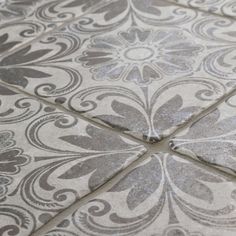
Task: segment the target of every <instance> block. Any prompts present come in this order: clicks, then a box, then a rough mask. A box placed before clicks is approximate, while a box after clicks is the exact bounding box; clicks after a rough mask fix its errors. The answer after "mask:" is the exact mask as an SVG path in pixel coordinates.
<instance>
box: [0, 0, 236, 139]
mask: <svg viewBox="0 0 236 236" xmlns="http://www.w3.org/2000/svg"><path fill="white" fill-rule="evenodd" d="M144 3H145V1H131V0H122V1H112V2H109V3H107V4H105V6H104V4H102V5H99V6H100V7H98V8H97V9H96V10H94V11H91V12H90V13H88V14H85V15H84V16H83V17H81V18H80V19H79V20H78V21H75V22H73V23H71V24H69V25H68V26H67V27H64V28H63V29H61V30H59V31H57V32H54V33H52V34H50V35H49V36H47V37H44V38H42V39H41V40H40V41H38V42H34V43H33V44H30V45H28V46H26V47H24V48H23V49H21V50H19V51H16V52H15V53H13V54H10V55H8V56H6V57H3V58H2V59H1V60H0V79H1V80H2V81H4V82H6V83H9V84H11V85H14V86H17V87H19V88H20V89H22V90H24V91H27V92H29V93H31V94H34V95H36V96H39V97H41V98H43V99H47V100H49V101H51V102H53V103H57V104H61V105H63V106H65V107H66V108H68V109H70V110H73V111H78V112H80V113H82V114H83V115H84V116H86V117H89V118H92V119H94V120H96V121H99V122H102V123H104V124H106V125H109V126H111V127H113V128H117V129H118V130H121V131H123V132H125V133H128V134H130V135H133V136H135V137H138V138H140V139H143V140H145V141H150V142H156V141H159V140H161V139H163V137H166V136H168V135H170V134H171V133H172V132H173V131H174V130H176V129H177V128H178V127H179V126H180V125H182V124H184V123H185V122H186V121H188V120H189V119H190V118H191V117H192V116H194V115H196V114H198V113H199V112H201V111H202V110H203V109H206V108H207V107H209V106H210V105H212V104H213V103H215V102H216V101H217V100H218V99H219V98H221V97H222V96H223V95H225V94H227V93H228V92H229V91H231V90H232V89H233V88H234V86H235V72H234V70H235V63H236V60H235V53H236V34H235V29H236V22H235V21H233V20H231V19H228V18H223V17H221V16H215V15H211V14H210V13H208V14H206V13H204V12H200V11H196V10H194V9H190V8H183V7H181V6H178V5H174V4H173V3H169V2H166V1H150V2H149V4H150V5H149V7H145V4H144ZM16 75H17V76H16Z"/></svg>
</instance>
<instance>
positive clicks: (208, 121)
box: [170, 95, 236, 174]
mask: <svg viewBox="0 0 236 236" xmlns="http://www.w3.org/2000/svg"><path fill="white" fill-rule="evenodd" d="M170 145H171V147H172V149H173V150H174V151H176V152H179V153H183V154H186V155H188V156H191V157H193V158H195V159H197V160H200V161H204V162H206V163H208V164H209V165H213V166H215V167H217V168H220V169H222V170H224V171H227V172H229V173H233V174H236V95H233V96H231V97H230V98H229V99H227V100H226V101H224V102H223V103H222V104H220V105H219V106H218V107H217V108H216V109H215V110H213V111H212V112H211V113H209V114H207V115H205V116H203V117H202V118H201V119H199V120H198V121H196V122H194V123H193V124H192V125H191V126H190V127H188V128H186V129H184V130H183V131H182V132H181V133H179V134H178V135H176V137H174V138H173V139H172V140H171V144H170Z"/></svg>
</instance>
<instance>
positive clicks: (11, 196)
mask: <svg viewBox="0 0 236 236" xmlns="http://www.w3.org/2000/svg"><path fill="white" fill-rule="evenodd" d="M0 95H1V97H0V101H1V103H0V104H1V106H0V219H1V220H0V235H2V236H5V235H17V236H26V235H31V233H32V232H34V231H35V230H36V229H38V228H39V227H41V226H43V225H44V224H45V223H46V222H47V221H48V220H50V219H51V218H52V217H54V216H55V215H56V214H58V213H59V212H61V211H62V210H64V209H66V208H67V207H68V206H70V205H71V204H72V203H74V202H75V201H76V200H78V199H80V198H81V197H83V196H85V195H87V194H88V193H90V192H92V191H94V190H95V189H96V188H98V187H99V186H100V185H102V184H104V183H105V182H106V181H108V180H109V179H110V178H112V177H113V176H114V175H115V174H117V173H118V172H120V171H121V170H122V169H124V168H125V167H127V166H128V165H129V164H130V163H132V162H133V161H134V160H136V159H137V158H138V157H139V156H141V155H142V154H143V153H144V152H145V148H144V147H143V146H142V145H140V144H137V143H134V142H132V141H130V140H127V139H125V138H122V137H120V136H118V135H117V134H114V133H112V132H109V131H107V130H102V129H100V128H98V127H95V126H93V125H91V124H89V123H87V122H86V121H84V120H81V119H78V118H76V117H72V116H70V115H68V114H65V113H63V112H61V111H59V110H57V109H55V108H54V107H51V106H46V105H43V104H41V103H39V102H38V101H36V100H34V99H32V98H31V97H27V96H24V95H21V94H17V93H15V92H14V91H12V90H9V89H8V88H6V87H3V86H0Z"/></svg>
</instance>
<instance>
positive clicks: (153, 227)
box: [45, 153, 236, 236]
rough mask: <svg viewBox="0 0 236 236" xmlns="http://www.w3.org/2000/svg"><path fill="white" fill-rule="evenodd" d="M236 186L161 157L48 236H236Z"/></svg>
mask: <svg viewBox="0 0 236 236" xmlns="http://www.w3.org/2000/svg"><path fill="white" fill-rule="evenodd" d="M235 193H236V184H235V183H233V182H230V180H228V179H227V178H225V177H222V176H220V175H218V174H217V173H214V172H208V171H206V170H204V169H202V168H199V167H197V166H195V165H194V164H192V163H190V162H188V161H186V160H183V159H182V158H179V157H177V156H171V155H170V154H166V153H159V154H155V155H153V156H152V157H150V158H148V159H147V160H146V161H145V162H143V163H142V164H141V165H139V166H138V167H136V168H134V169H133V170H131V171H130V172H129V173H128V174H127V175H126V176H124V177H123V178H122V179H121V180H120V182H118V183H117V184H115V185H114V186H113V187H111V189H110V190H108V191H107V192H105V193H102V194H100V195H98V196H96V198H94V199H92V200H90V201H89V202H88V203H87V204H85V205H84V206H82V207H81V208H79V209H78V210H76V211H75V212H74V213H73V214H70V215H69V216H68V217H67V218H65V219H64V220H63V221H62V222H61V223H59V224H58V225H57V226H56V227H55V228H53V229H52V230H51V231H49V232H48V233H46V234H45V236H59V235H60V236H61V235H63V236H82V235H90V236H92V235H96V236H105V235H116V236H118V235H119V236H121V235H122V236H126V235H139V236H144V235H145V236H223V235H225V236H226V235H227V236H234V235H235V232H236V224H235V223H236V222H235V221H236V218H235V216H236V208H235V206H236V198H235Z"/></svg>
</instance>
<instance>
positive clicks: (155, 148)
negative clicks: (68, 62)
mask: <svg viewBox="0 0 236 236" xmlns="http://www.w3.org/2000/svg"><path fill="white" fill-rule="evenodd" d="M167 1H169V2H171V1H170V0H167ZM106 3H107V2H106ZM171 3H172V4H174V5H177V6H181V7H183V8H187V9H189V8H190V7H188V6H184V5H181V4H179V3H174V2H171ZM104 4H105V2H104ZM100 5H102V4H98V6H100ZM96 7H97V6H95V7H92V8H90V9H89V11H86V12H84V13H83V14H82V15H80V16H77V17H73V18H72V19H70V20H67V21H65V22H64V23H62V24H61V25H59V26H56V27H55V28H53V29H52V30H50V31H48V32H45V33H42V34H40V35H39V36H38V37H36V38H33V39H32V40H30V41H29V42H27V43H23V44H21V45H20V46H19V47H17V48H15V49H14V50H12V51H10V52H9V51H8V52H7V53H5V54H4V55H3V56H1V57H5V56H8V55H10V54H13V53H14V52H16V51H18V50H20V49H22V48H24V47H26V46H27V45H29V44H32V43H34V42H36V41H39V40H40V39H41V38H43V37H45V36H47V35H49V34H51V33H52V32H55V31H57V30H60V29H61V28H63V27H65V26H67V25H69V24H71V23H73V22H75V21H76V20H78V19H80V18H82V17H83V16H84V15H86V14H89V12H92V11H94V10H95V9H96ZM191 8H193V9H194V10H196V11H201V12H203V13H208V14H211V15H215V16H218V17H223V18H230V19H232V18H233V17H231V16H223V15H219V14H216V13H213V12H209V11H205V10H202V9H199V8H196V7H191ZM0 84H2V85H4V86H6V87H9V88H10V89H12V90H14V91H16V92H18V93H21V94H24V95H26V96H28V97H31V98H33V99H35V100H38V101H39V102H41V103H43V104H45V105H49V106H53V107H55V108H57V109H58V110H60V111H61V112H64V113H66V114H69V115H72V116H76V117H77V118H79V119H82V120H84V121H87V122H89V123H91V124H93V125H96V126H97V127H100V128H102V129H105V130H109V131H110V132H114V133H116V134H118V135H120V136H122V137H124V138H127V139H130V140H132V141H135V142H137V143H139V144H141V145H144V146H145V148H146V149H147V152H146V153H145V154H143V155H142V156H141V157H140V158H139V159H138V160H136V161H135V162H133V163H131V164H130V165H129V166H128V167H127V168H125V169H124V170H122V171H120V173H118V174H117V175H116V176H114V177H113V178H112V179H110V180H109V181H107V182H106V183H105V184H103V185H102V186H100V187H98V189H97V190H95V191H94V192H92V193H90V194H88V195H87V196H85V197H83V198H81V199H79V200H77V201H76V202H75V203H74V204H72V205H71V206H69V207H68V208H67V209H65V210H63V211H62V212H61V213H59V214H58V215H57V216H55V217H54V218H52V219H51V220H50V221H49V222H48V223H47V224H45V225H43V226H42V227H41V228H40V229H39V230H37V231H36V232H35V233H33V234H32V236H42V235H44V233H46V232H47V231H48V230H50V229H52V228H53V227H54V226H56V225H57V224H58V223H60V221H61V220H63V219H64V218H65V217H66V216H68V215H69V214H71V213H72V212H74V210H75V209H77V208H79V207H81V206H82V205H84V204H85V203H86V202H87V201H89V200H90V199H92V198H94V197H95V196H97V195H99V194H101V193H103V192H105V191H107V190H108V189H109V188H110V187H111V186H113V185H114V184H115V183H117V182H118V181H119V180H120V179H121V178H123V177H124V176H125V175H126V174H127V173H129V171H130V170H131V169H132V168H134V167H136V166H137V165H138V164H140V163H142V162H143V161H144V160H146V159H147V158H148V157H149V156H151V155H152V154H154V153H156V152H166V153H169V154H172V155H176V156H179V157H181V158H183V159H186V160H188V161H190V162H192V163H193V164H195V165H197V166H199V167H201V168H203V169H207V170H208V171H209V172H212V171H213V172H216V173H219V174H221V175H223V176H225V177H227V178H230V179H232V180H234V179H236V177H235V176H233V175H231V174H228V173H226V172H224V171H222V170H219V169H217V168H215V167H214V166H212V165H208V164H207V163H202V162H200V161H198V160H194V159H193V158H191V157H188V156H187V155H182V154H179V153H175V152H174V151H173V150H171V149H170V147H169V141H170V139H171V138H173V137H174V135H176V133H179V132H180V131H182V130H183V129H185V128H186V127H188V126H189V125H191V124H192V123H194V122H196V121H197V120H198V119H200V118H201V117H203V116H205V115H206V114H208V113H210V112H211V111H212V110H214V109H215V108H216V107H217V106H218V105H219V104H221V103H222V102H223V101H224V100H225V99H227V98H228V97H230V96H231V95H232V94H233V93H234V92H235V90H233V91H231V92H230V93H228V94H227V95H225V96H223V97H222V98H221V99H220V100H219V101H218V102H216V103H214V104H213V105H211V106H210V107H208V108H206V109H205V110H203V111H202V112H200V113H199V114H198V115H196V116H194V117H193V118H191V119H190V120H189V121H188V122H186V123H185V124H183V125H182V126H181V127H180V128H178V129H177V130H176V131H174V132H173V133H172V134H171V135H169V136H167V137H165V138H164V140H162V141H160V142H159V143H154V144H151V143H146V142H144V141H142V140H140V139H137V138H135V137H132V136H130V135H128V134H125V133H122V132H121V131H119V130H118V129H113V128H110V127H108V126H105V125H103V124H101V123H98V122H96V121H94V120H92V119H89V118H87V117H85V116H82V115H81V114H80V113H79V112H74V111H70V110H68V109H66V108H64V107H63V106H60V105H57V104H53V103H51V102H49V101H47V100H44V99H42V98H39V97H36V96H34V95H32V94H29V93H27V92H25V91H22V90H21V89H19V88H16V87H13V86H11V85H9V84H7V83H5V82H2V81H1V82H0Z"/></svg>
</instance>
